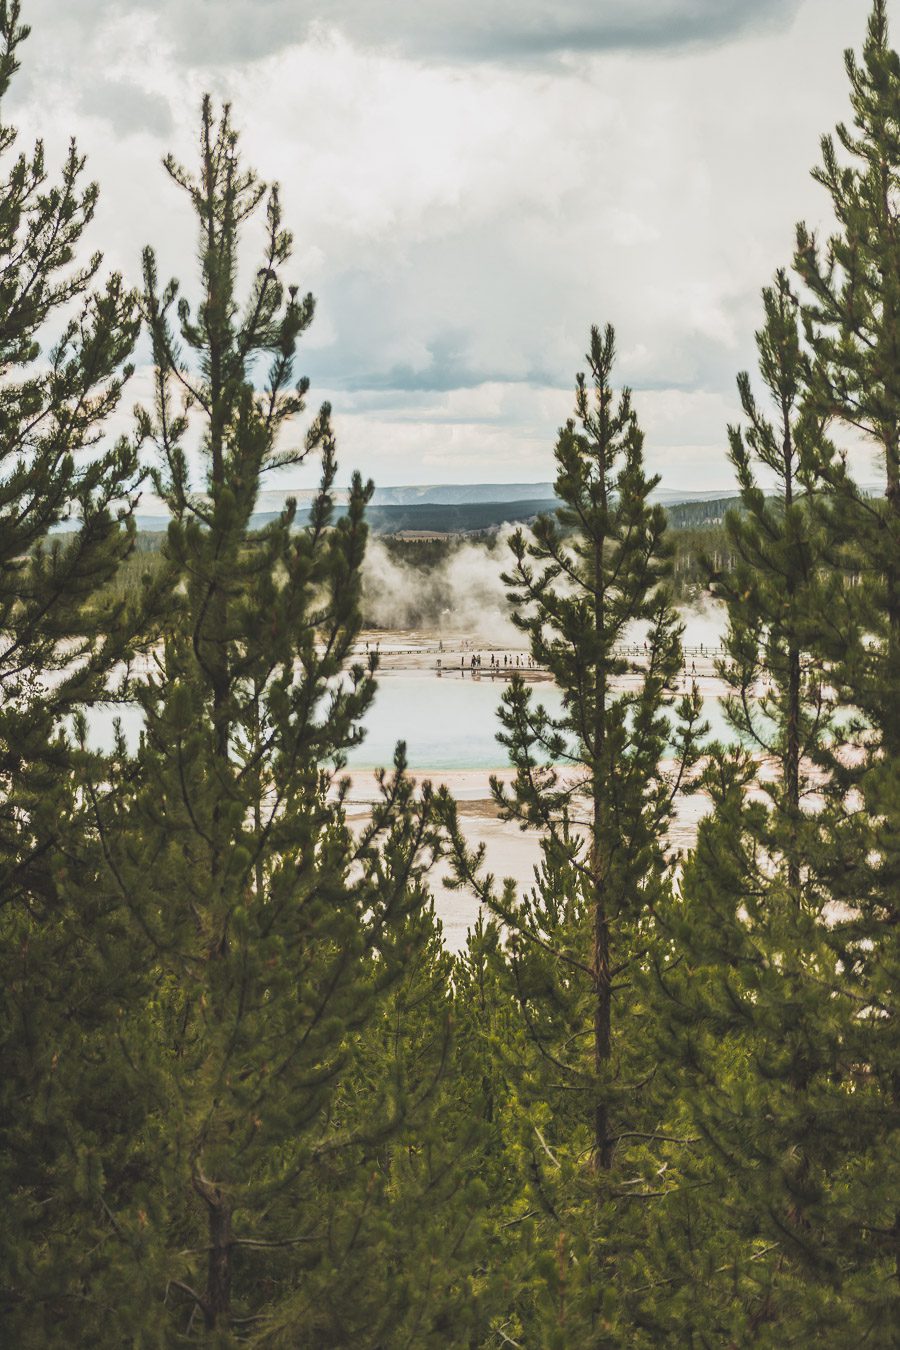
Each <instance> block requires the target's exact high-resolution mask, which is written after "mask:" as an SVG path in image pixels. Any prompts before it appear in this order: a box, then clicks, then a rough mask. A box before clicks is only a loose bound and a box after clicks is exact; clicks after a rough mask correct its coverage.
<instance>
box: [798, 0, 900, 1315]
mask: <svg viewBox="0 0 900 1350" xmlns="http://www.w3.org/2000/svg"><path fill="white" fill-rule="evenodd" d="M846 67H847V73H848V77H849V80H850V99H851V105H852V109H853V126H852V128H847V127H845V126H844V125H840V126H838V128H837V141H838V145H839V148H838V147H836V146H835V144H834V141H833V140H832V138H830V137H825V138H824V139H823V142H822V166H821V168H819V169H817V170H816V171H815V174H814V176H815V177H816V179H817V181H818V182H819V183H820V184H822V186H824V187H825V188H826V190H827V192H828V194H829V197H830V199H831V204H832V207H833V209H834V214H835V217H836V220H837V229H836V231H835V233H834V234H833V235H832V236H831V237H830V238H829V239H828V241H827V243H826V244H825V246H824V247H820V246H819V244H818V242H817V240H816V239H815V237H814V236H813V235H812V234H810V232H809V231H808V230H807V229H806V228H805V227H804V226H802V225H801V226H800V227H798V231H797V253H796V266H797V270H798V272H799V273H800V276H801V278H802V280H803V282H804V283H805V285H806V288H807V292H808V295H807V299H806V303H805V307H804V309H805V313H804V317H805V322H806V332H807V336H808V339H809V342H810V346H811V348H812V351H813V353H814V356H815V364H814V369H813V388H814V392H815V396H816V398H817V402H818V405H819V407H820V408H821V409H822V410H823V411H825V412H827V413H828V414H829V415H830V416H831V417H832V418H833V419H834V421H835V423H836V425H837V426H839V427H842V428H843V429H844V430H845V431H846V430H847V429H849V430H851V431H852V432H853V433H854V434H855V435H857V436H858V435H859V433H862V437H863V439H864V441H866V442H867V443H869V444H873V443H874V445H875V446H876V448H877V450H878V452H879V455H880V457H881V458H882V463H883V470H884V484H885V491H884V496H883V498H882V497H880V496H876V497H874V498H870V497H868V496H867V495H866V494H865V493H864V492H863V491H861V490H860V489H859V488H858V487H857V486H856V485H855V483H854V482H853V480H852V478H851V476H850V474H849V473H848V472H847V468H846V464H845V462H844V460H843V459H842V458H841V457H838V456H830V457H829V456H824V457H823V458H822V462H821V463H820V465H819V473H820V476H821V477H822V478H823V480H824V481H825V483H826V484H827V489H828V490H827V493H825V494H823V497H822V517H823V521H824V524H825V527H826V528H827V529H828V531H829V532H830V535H831V537H832V538H833V540H834V541H835V553H836V555H837V561H838V564H839V565H840V566H841V567H842V568H843V572H844V576H845V585H844V587H843V590H842V592H839V593H837V594H836V598H835V602H834V603H833V604H831V605H830V606H829V608H828V611H827V612H823V613H822V615H821V643H822V649H823V651H824V653H825V654H826V656H827V658H828V660H829V673H830V676H831V679H832V682H833V684H834V686H835V688H836V690H837V695H838V697H839V699H840V701H841V703H842V705H843V706H844V709H845V713H844V716H843V719H842V721H843V734H842V737H841V744H840V745H839V746H838V747H837V749H836V753H835V754H834V755H833V756H832V757H831V760H830V762H829V764H828V782H827V790H826V792H825V802H824V809H823V810H822V812H821V813H820V816H819V823H820V834H819V838H818V840H817V847H818V853H819V857H820V866H821V868H822V869H823V871H824V872H825V874H826V876H827V884H828V887H829V889H830V891H831V894H832V896H833V898H834V900H835V909H834V919H833V922H832V923H831V925H830V927H829V930H828V934H829V941H830V946H831V949H832V951H833V954H834V958H835V960H836V961H837V962H839V968H840V970H841V975H842V991H843V994H844V997H845V998H846V999H847V1000H852V1003H853V1005H854V1006H855V1007H856V1009H857V1012H856V1015H855V1016H853V1017H848V1018H847V1026H846V1031H845V1043H844V1065H845V1067H844V1080H845V1082H846V1084H847V1090H848V1093H849V1092H851V1091H852V1101H853V1104H854V1106H855V1107H857V1111H856V1114H857V1116H858V1119H857V1120H856V1122H855V1124H856V1128H855V1131H854V1136H853V1157H854V1167H853V1173H852V1175H853V1184H849V1183H848V1185H847V1188H846V1193H845V1194H844V1195H842V1197H841V1215H840V1219H841V1222H840V1229H841V1231H842V1232H843V1237H844V1243H845V1250H846V1252H847V1254H848V1255H847V1259H848V1260H849V1261H850V1262H851V1263H852V1268H853V1269H854V1271H856V1272H858V1276H857V1278H858V1279H859V1280H860V1281H862V1280H865V1279H866V1278H867V1279H868V1281H869V1283H870V1285H871V1286H872V1287H874V1288H875V1289H877V1290H878V1301H877V1303H876V1307H877V1308H878V1309H880V1310H881V1312H882V1316H883V1317H884V1320H885V1324H886V1325H889V1324H890V1320H891V1319H893V1320H894V1321H896V1317H897V1312H896V1296H895V1295H894V1293H893V1285H891V1284H887V1283H884V1282H883V1273H884V1271H885V1270H886V1269H887V1267H888V1266H889V1264H891V1263H893V1264H896V1262H897V1261H898V1259H900V1218H898V1211H897V1204H896V1195H897V1190H898V1184H900V1183H898V1176H897V1170H896V1156H897V1146H896V1145H897V1131H898V1127H900V1098H898V1085H900V1044H898V1037H897V1017H896V1009H895V993H896V988H897V979H898V972H900V948H898V939H897V933H898V910H897V894H898V884H900V850H898V845H897V839H898V824H900V564H898V557H900V347H898V341H900V339H898V320H900V233H898V182H900V56H898V54H897V52H896V51H894V50H893V49H892V48H891V46H890V41H889V32H888V22H887V5H886V3H884V0H875V3H874V4H873V7H872V13H871V16H870V18H869V24H868V32H867V36H866V41H865V43H864V46H863V52H862V60H861V61H859V60H858V59H857V58H856V57H855V56H854V54H853V52H852V51H851V52H848V53H847V55H846ZM841 152H843V156H842V155H841ZM864 1107H865V1110H863V1108H864Z"/></svg>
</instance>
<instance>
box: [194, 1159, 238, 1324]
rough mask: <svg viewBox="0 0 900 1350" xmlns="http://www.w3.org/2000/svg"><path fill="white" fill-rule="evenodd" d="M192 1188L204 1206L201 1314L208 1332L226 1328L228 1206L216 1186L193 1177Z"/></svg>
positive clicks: (228, 1307)
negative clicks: (205, 1234)
mask: <svg viewBox="0 0 900 1350" xmlns="http://www.w3.org/2000/svg"><path fill="white" fill-rule="evenodd" d="M194 1190H195V1191H196V1192H197V1194H198V1195H199V1196H200V1197H201V1198H202V1199H203V1200H204V1202H205V1203H206V1207H207V1224H208V1230H207V1231H208V1233H209V1254H208V1257H207V1266H206V1289H205V1290H204V1294H203V1314H204V1317H205V1319H206V1327H207V1330H209V1331H214V1330H216V1329H221V1328H222V1327H227V1326H228V1324H229V1321H230V1319H231V1251H232V1240H231V1205H230V1203H229V1201H228V1198H227V1197H226V1196H225V1195H224V1194H223V1192H222V1189H221V1187H220V1186H217V1185H216V1184H215V1183H214V1182H211V1181H207V1180H206V1179H205V1178H204V1177H201V1176H196V1177H195V1178H194Z"/></svg>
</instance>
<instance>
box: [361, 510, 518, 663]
mask: <svg viewBox="0 0 900 1350" xmlns="http://www.w3.org/2000/svg"><path fill="white" fill-rule="evenodd" d="M511 562H512V554H511V553H510V551H509V548H508V547H507V543H506V534H505V533H504V534H502V535H501V536H499V537H498V538H497V540H496V541H495V542H494V543H493V544H487V543H475V542H471V543H470V542H469V541H463V542H460V543H458V544H455V545H454V547H453V548H452V551H451V552H450V553H449V554H448V556H447V557H446V558H443V559H441V560H440V561H438V562H436V563H435V564H434V565H432V566H422V567H417V566H414V565H413V564H411V563H408V562H405V561H402V560H399V559H398V558H396V557H395V556H392V554H391V553H390V552H389V550H388V548H387V547H386V546H385V544H384V543H383V542H382V540H380V539H379V538H377V537H375V538H370V539H369V542H368V545H367V548H366V561H365V567H364V570H363V613H364V615H365V621H366V623H367V624H369V625H371V626H372V627H374V628H387V629H401V630H402V629H406V630H408V629H416V628H426V629H431V630H433V631H435V632H438V633H441V634H447V635H448V636H452V635H462V634H465V635H466V636H467V637H472V638H475V639H476V640H481V641H482V642H484V643H491V644H492V645H493V646H501V647H502V646H508V647H521V646H522V645H523V637H522V634H521V633H520V632H519V631H518V629H517V628H515V626H514V625H513V623H512V621H511V620H510V617H509V604H508V602H507V599H506V587H505V586H504V584H503V582H502V581H501V580H500V574H501V572H502V571H503V570H504V569H506V568H508V567H509V566H510V563H511Z"/></svg>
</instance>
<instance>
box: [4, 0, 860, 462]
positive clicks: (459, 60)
mask: <svg viewBox="0 0 900 1350" xmlns="http://www.w3.org/2000/svg"><path fill="white" fill-rule="evenodd" d="M868 7H869V0H803V3H802V4H799V7H798V4H797V3H796V2H794V0H792V2H791V3H788V2H787V0H778V2H777V3H776V0H741V3H737V0H631V2H630V3H625V2H624V0H615V3H613V0H590V3H588V0H568V2H566V0H559V2H558V3H557V2H556V0H554V2H553V3H551V0H547V2H546V3H544V4H542V5H537V4H535V3H533V0H518V3H516V4H513V3H512V2H511V0H510V2H509V3H506V2H505V0H498V3H495V4H493V5H487V6H486V5H485V4H484V3H483V0H482V3H481V4H480V5H478V6H476V4H475V0H457V3H456V4H455V5H454V6H453V7H452V9H451V7H450V5H449V3H447V0H428V3H421V0H419V3H418V4H417V5H415V6H413V5H412V3H411V2H408V0H398V3H397V4H395V5H394V6H393V7H390V6H388V5H386V4H377V3H374V2H373V0H365V3H363V0H329V3H328V4H327V5H326V4H325V2H324V0H321V3H319V4H318V5H313V4H309V3H304V0H290V3H287V0H253V3H252V4H250V3H249V0H227V3H226V0H215V3H211V2H210V0H177V3H176V0H78V3H77V4H70V5H60V4H59V2H58V0H29V4H28V18H29V21H31V22H32V23H33V26H34V34H33V37H32V38H31V39H30V41H29V42H28V43H27V44H26V47H25V48H24V49H23V53H22V56H23V69H22V71H21V72H20V74H19V75H18V76H17V77H16V80H15V81H14V84H13V88H12V99H11V102H12V103H13V104H15V110H14V114H12V112H10V115H14V120H15V121H16V122H17V123H18V124H19V125H20V126H21V128H22V136H23V141H25V142H27V140H28V139H30V138H32V137H33V136H35V135H42V136H44V137H45V138H46V141H47V147H48V162H50V163H55V162H58V159H59V157H60V155H61V154H63V153H64V152H65V146H66V143H67V140H68V137H69V135H70V134H74V135H76V137H77V139H78V143H79V146H80V148H81V149H82V150H83V151H85V152H86V153H87V154H88V157H89V158H88V173H89V174H90V175H91V177H96V178H97V179H98V180H99V182H100V184H101V189H102V190H101V199H100V206H99V210H98V214H97V217H96V220H95V222H94V224H93V226H92V230H91V234H90V238H89V240H87V241H86V244H87V247H100V248H102V249H103V251H104V253H105V256H106V260H107V265H108V266H109V267H111V268H116V269H118V270H121V271H122V272H123V273H124V274H125V275H126V277H128V279H129V280H131V281H136V280H137V279H138V276H139V263H140V249H141V246H142V245H143V244H144V243H152V244H153V245H154V246H155V247H156V248H157V251H158V254H159V267H160V273H161V275H163V276H166V277H167V276H170V275H176V276H178V277H180V278H181V280H182V282H183V288H184V291H185V293H187V294H188V295H191V296H194V295H195V293H196V283H195V278H196V222H195V221H194V220H193V218H192V214H191V211H190V207H189V204H188V203H187V201H186V200H185V198H184V195H183V194H182V193H180V192H179V191H178V190H177V189H176V188H175V187H174V186H173V185H172V184H171V183H170V182H169V181H168V180H167V178H166V175H165V174H164V172H163V170H162V168H161V165H160V159H161V156H162V154H163V152H164V151H166V150H170V149H171V150H172V151H173V152H174V153H175V154H176V156H177V157H178V158H179V159H180V160H181V161H182V162H184V163H186V164H188V165H189V166H193V165H194V164H195V163H196V133H197V116H196V115H197V110H198V107H199V101H200V96H201V93H202V92H203V90H204V89H211V90H212V92H213V93H214V94H215V95H216V96H217V97H218V98H220V99H227V100H229V101H230V102H231V103H232V105H233V109H234V119H235V123H236V125H237V126H238V127H239V128H240V130H241V144H242V148H243V152H244V155H245V157H246V161H247V162H248V163H249V164H252V165H253V166H254V167H256V168H257V169H258V170H259V172H260V174H261V175H262V177H263V178H265V179H266V180H268V181H273V180H279V181H280V182H281V184H282V189H283V191H282V201H283V205H284V208H285V213H286V223H287V224H288V225H289V227H290V228H291V229H292V230H293V232H294V235H295V239H296V253H295V257H294V259H293V261H292V263H291V266H290V268H289V277H290V279H291V280H295V281H296V282H297V283H298V284H299V285H300V286H301V288H302V289H303V290H306V289H311V290H312V291H313V292H314V293H315V295H316V297H317V302H318V308H317V315H316V320H315V323H314V325H313V328H312V330H311V332H310V334H309V335H308V337H307V339H305V340H304V343H303V347H302V351H301V354H300V358H299V369H300V370H301V371H303V372H304V373H308V374H309V375H310V376H311V377H312V381H313V391H312V396H311V399H310V404H311V406H315V405H316V404H317V403H318V402H319V400H320V399H322V398H325V397H330V398H331V399H332V401H333V403H334V406H335V410H336V418H337V422H338V428H339V432H340V437H341V440H340V445H341V461H342V464H343V465H345V466H347V467H350V466H356V465H358V466H359V467H360V468H361V469H362V470H363V472H365V473H371V474H373V476H375V478H376V479H377V480H378V481H379V482H381V483H385V484H386V483H392V482H428V481H432V482H434V481H448V482H450V481H456V482H460V481H466V480H469V481H471V480H473V479H475V480H477V479H487V478H491V479H497V480H501V479H507V480H510V481H512V480H518V479H522V478H523V477H524V478H531V479H532V480H540V479H544V478H547V477H548V476H549V473H550V471H551V470H550V456H551V453H552V446H553V441H554V438H555V432H556V429H557V427H558V426H559V424H560V422H561V421H562V420H563V419H564V418H565V417H566V416H567V415H568V413H569V412H570V411H571V405H572V381H573V377H574V373H575V371H576V370H579V369H582V368H583V366H584V357H583V353H584V351H585V348H586V345H587V340H588V331H589V327H590V325H591V323H593V322H598V323H604V322H606V321H607V320H609V321H611V322H613V323H614V324H615V326H616V328H617V331H618V335H619V347H620V352H621V360H620V363H619V369H618V372H617V375H618V378H619V379H621V380H624V381H627V382H629V383H631V384H632V385H633V386H634V387H635V389H636V400H637V404H638V408H639V410H640V411H641V415H642V418H643V419H644V421H645V423H646V425H647V431H648V453H649V454H650V455H651V456H652V463H653V467H654V468H663V469H664V470H665V471H666V481H667V482H668V483H669V484H670V485H672V486H677V487H685V486H690V485H692V484H694V485H697V486H709V484H710V482H712V485H713V486H714V487H719V486H720V484H726V483H727V482H728V481H729V477H730V471H729V469H728V466H727V463H726V461H725V459H724V456H723V451H722V443H723V432H724V426H725V423H726V421H728V420H734V418H735V417H736V416H737V415H738V409H737V406H736V401H735V394H734V376H735V373H736V372H737V371H738V370H740V369H742V368H746V367H752V364H753V361H754V352H753V331H754V328H755V327H757V326H758V323H759V288H760V287H761V286H762V285H763V284H765V283H766V282H767V281H768V280H769V279H770V278H771V275H772V273H773V271H774V269H775V268H776V267H777V266H779V265H781V264H783V263H785V262H789V261H790V254H791V246H792V236H793V222H794V221H795V220H797V219H799V218H804V217H805V218H807V219H809V220H810V223H811V224H819V225H821V224H823V223H825V222H824V221H823V216H822V213H823V210H824V208H825V207H826V202H825V194H823V193H822V191H821V189H819V188H818V187H817V186H815V185H814V184H813V183H812V182H811V180H810V178H809V175H808V169H809V167H810V165H811V164H812V163H813V162H815V160H816V159H817V155H818V137H819V135H820V133H821V132H822V131H824V130H826V129H827V128H828V127H829V126H831V125H833V123H834V121H836V120H837V119H838V118H840V117H841V116H842V115H844V114H845V111H846V85H845V76H844V73H843V70H842V65H841V52H842V49H843V47H845V46H846V45H847V44H848V43H851V42H855V41H858V39H859V37H860V35H861V34H862V32H863V28H864V21H865V13H866V10H867V9H868ZM848 9H852V11H853V13H851V14H849V15H848V12H847V11H848ZM794 18H795V20H796V21H795V22H794V23H793V27H792V28H790V29H788V28H787V26H786V25H787V24H788V23H789V22H790V21H791V20H794ZM323 20H324V23H323V22H322V21H323ZM576 33H580V34H581V35H582V37H583V38H584V41H583V42H582V43H581V44H580V47H579V51H578V52H577V53H574V54H573V53H569V54H563V55H561V56H560V59H555V58H554V59H553V60H538V59H528V60H525V59H521V58H523V57H524V56H525V55H526V54H527V53H528V52H529V51H530V52H531V55H532V56H533V57H536V56H539V55H540V54H541V53H549V54H552V53H556V52H558V51H560V50H561V49H560V46H559V44H560V43H561V42H564V40H565V41H569V40H570V39H571V38H572V35H573V34H576ZM567 34H568V37H566V35H567ZM728 37H730V38H732V39H735V40H732V41H728V42H723V39H725V38H728ZM738 39H739V40H738ZM717 43H718V44H720V45H716V44H717ZM474 56H483V57H486V58H487V57H490V58H491V59H489V60H488V59H485V60H474V59H469V58H470V57H474ZM463 58H464V59H463ZM4 112H7V109H4ZM98 118H102V119H103V120H104V125H103V126H102V127H101V126H100V125H99V123H98ZM249 233H250V235H251V239H250V240H249V242H248V246H247V252H246V255H245V257H246V262H247V269H248V272H249V269H250V268H251V267H252V266H255V263H256V257H257V253H256V250H257V249H258V247H259V245H260V242H261V239H260V235H261V231H259V230H256V231H254V230H253V229H251V230H250V231H249ZM139 359H144V357H143V355H141V356H139ZM656 394H658V395H659V398H660V399H662V400H663V401H662V402H660V401H659V400H656V401H654V397H652V396H651V395H656ZM676 395H684V398H683V399H682V401H681V402H678V401H677V399H676V398H675V396H676ZM694 395H696V397H692V396H694ZM665 398H669V399H670V400H674V401H671V402H670V403H668V404H667V403H665V401H664V400H665ZM645 414H646V415H645ZM667 456H668V457H669V459H670V460H671V468H670V466H669V464H668V463H667V460H666V457H667Z"/></svg>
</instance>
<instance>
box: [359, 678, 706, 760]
mask: <svg viewBox="0 0 900 1350" xmlns="http://www.w3.org/2000/svg"><path fill="white" fill-rule="evenodd" d="M503 688H504V682H503V681H502V680H496V681H494V680H491V679H489V678H485V677H484V676H482V677H481V679H472V678H471V676H462V677H461V676H458V675H449V676H447V675H445V676H443V677H442V678H440V679H438V678H437V676H435V675H419V674H410V675H402V674H397V675H390V676H385V677H383V678H382V679H381V680H380V682H379V685H378V693H377V695H376V698H375V705H374V707H373V709H372V711H371V712H370V713H369V716H368V717H367V719H366V722H367V735H366V739H365V740H364V741H363V743H362V745H360V746H358V747H357V748H356V749H355V750H354V751H353V753H352V754H351V755H350V757H349V763H350V765H351V766H352V767H354V768H359V769H371V768H375V767H379V766H382V765H386V764H390V762H391V760H392V758H393V753H394V746H395V744H396V743H397V741H398V740H400V739H401V738H402V739H404V740H405V741H406V747H407V757H408V759H409V765H410V768H412V769H445V770H446V769H495V768H499V767H500V766H502V765H503V764H505V763H506V762H507V759H506V751H505V749H504V747H503V746H501V745H498V744H497V731H498V727H499V724H498V721H497V707H498V704H499V702H500V696H501V694H502V692H503ZM534 698H535V701H536V702H541V703H543V705H544V706H545V707H546V709H547V711H548V712H550V713H551V714H558V713H559V711H560V709H561V704H562V696H561V694H560V692H559V690H558V689H557V688H556V687H555V685H551V684H543V683H542V684H538V685H536V686H535V687H534ZM704 716H705V717H706V720H707V721H708V722H709V723H710V726H711V734H713V735H716V736H724V735H725V732H726V727H725V720H724V716H723V714H722V709H721V705H720V703H719V701H718V699H708V700H707V702H706V705H705V710H704Z"/></svg>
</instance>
